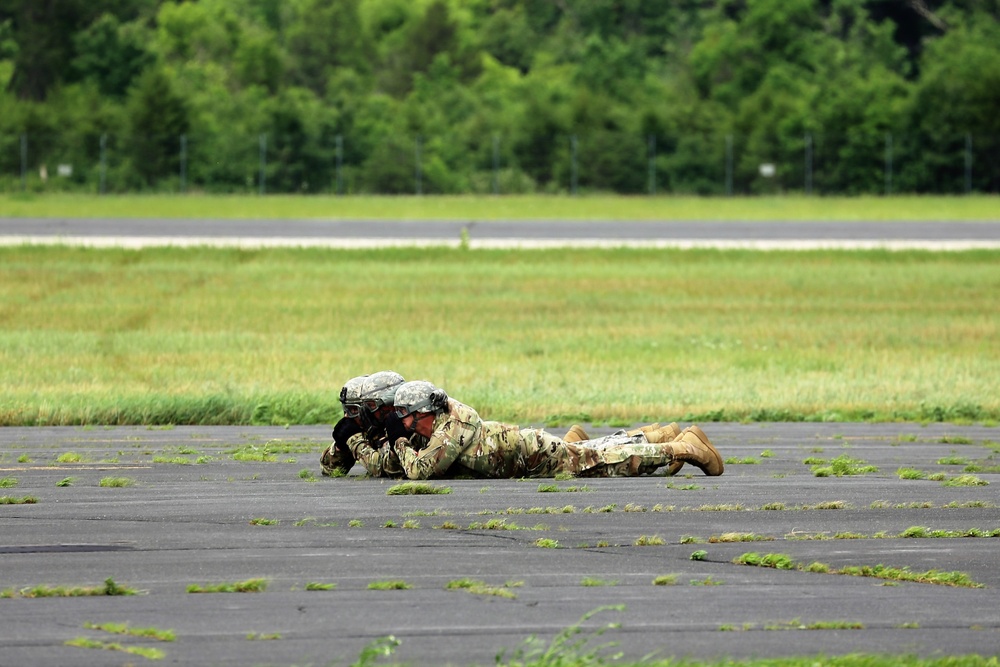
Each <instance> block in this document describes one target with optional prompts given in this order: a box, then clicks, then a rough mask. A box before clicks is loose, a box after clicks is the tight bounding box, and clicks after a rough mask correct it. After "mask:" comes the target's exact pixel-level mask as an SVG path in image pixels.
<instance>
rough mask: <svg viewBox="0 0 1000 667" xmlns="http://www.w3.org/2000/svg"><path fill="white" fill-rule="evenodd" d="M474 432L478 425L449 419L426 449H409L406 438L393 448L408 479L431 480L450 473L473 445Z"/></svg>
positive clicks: (429, 441) (432, 436) (431, 438)
mask: <svg viewBox="0 0 1000 667" xmlns="http://www.w3.org/2000/svg"><path fill="white" fill-rule="evenodd" d="M475 432H476V425H475V424H470V423H467V422H463V421H460V420H458V419H455V418H454V417H449V418H448V419H447V420H445V421H444V423H442V424H441V426H440V427H439V428H437V429H435V430H434V432H433V433H432V434H431V437H430V438H429V439H428V441H427V446H426V447H424V448H423V449H421V450H420V451H417V450H416V449H413V448H412V447H410V446H408V445H409V441H408V440H406V439H405V438H400V439H399V440H397V441H396V442H395V445H394V447H395V451H396V455H397V456H398V457H399V463H400V464H401V465H402V467H403V472H405V473H406V476H407V477H408V478H410V479H430V478H431V477H440V476H442V475H443V474H444V473H445V472H447V470H448V468H450V467H451V464H452V463H454V462H455V460H456V459H457V458H458V456H459V454H461V453H462V450H463V449H465V447H466V446H468V444H469V443H470V442H472V437H473V436H474V435H475Z"/></svg>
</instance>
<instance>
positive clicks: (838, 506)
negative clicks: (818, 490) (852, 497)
mask: <svg viewBox="0 0 1000 667" xmlns="http://www.w3.org/2000/svg"><path fill="white" fill-rule="evenodd" d="M850 508H851V506H850V504H849V503H846V502H844V501H843V500H826V501H823V502H819V503H816V504H815V505H803V506H802V507H801V509H804V510H846V509H850Z"/></svg>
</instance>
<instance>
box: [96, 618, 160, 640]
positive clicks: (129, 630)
mask: <svg viewBox="0 0 1000 667" xmlns="http://www.w3.org/2000/svg"><path fill="white" fill-rule="evenodd" d="M83 627H85V628H87V629H88V630H102V631H104V632H107V633H110V634H113V635H128V636H130V637H145V638H148V639H155V640H156V641H160V642H172V641H174V639H176V634H175V633H174V631H173V630H160V629H159V628H133V627H130V626H129V624H128V623H90V622H87V623H84V624H83Z"/></svg>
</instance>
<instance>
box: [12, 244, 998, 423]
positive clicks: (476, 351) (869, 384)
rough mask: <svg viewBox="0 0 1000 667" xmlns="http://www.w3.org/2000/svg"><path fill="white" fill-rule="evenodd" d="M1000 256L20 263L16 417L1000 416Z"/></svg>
mask: <svg viewBox="0 0 1000 667" xmlns="http://www.w3.org/2000/svg"><path fill="white" fill-rule="evenodd" d="M998 268H1000V252H994V251H974V252H962V253H929V252H918V251H913V252H900V253H893V252H887V251H864V252H843V251H815V252H801V253H794V252H752V251H718V250H686V251H682V250H635V249H608V250H537V251H500V250H497V251H480V250H476V251H462V250H456V249H446V248H439V249H425V250H418V249H386V250H328V249H271V250H237V249H207V248H192V249H180V248H159V249H145V250H138V251H137V250H119V249H83V248H67V247H11V248H0V424H4V425H15V424H82V423H108V424H122V423H142V424H152V423H174V424H181V423H199V424H226V423H276V424H281V423H329V422H331V421H334V420H335V419H336V418H338V417H339V404H338V403H337V400H336V396H337V394H338V392H339V390H340V387H341V385H342V384H343V382H344V381H345V380H346V379H347V378H350V377H352V376H355V375H359V374H363V373H369V372H373V371H376V370H381V369H386V368H392V369H395V370H398V371H399V372H401V373H403V374H404V375H405V376H406V377H407V378H409V379H418V378H423V379H429V380H431V381H433V382H436V383H438V384H440V385H441V386H443V387H444V388H445V389H446V390H448V392H449V393H450V394H452V395H453V396H455V397H456V398H458V399H460V400H463V401H465V402H467V403H469V404H471V405H473V406H475V407H476V408H477V409H478V410H479V411H480V413H481V414H482V415H484V416H485V417H487V418H494V419H503V420H509V421H515V422H520V423H556V422H564V421H567V420H571V419H574V420H584V421H612V422H616V421H622V422H629V423H631V422H636V421H645V420H649V421H652V420H663V419H679V420H680V419H683V420H691V419H698V420H713V419H727V420H728V419H753V420H801V419H824V420H834V421H836V420H856V419H896V418H903V419H923V420H953V419H998V418H1000V394H998V393H997V392H996V378H997V377H1000V352H998V348H997V346H996V344H995V343H996V341H997V340H998V339H1000V336H998V328H1000V305H998V304H1000V301H998V300H997V298H996V295H997V294H1000V270H998Z"/></svg>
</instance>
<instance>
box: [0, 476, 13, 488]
mask: <svg viewBox="0 0 1000 667" xmlns="http://www.w3.org/2000/svg"><path fill="white" fill-rule="evenodd" d="M15 486H17V477H0V489H11V488H14V487H15Z"/></svg>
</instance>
